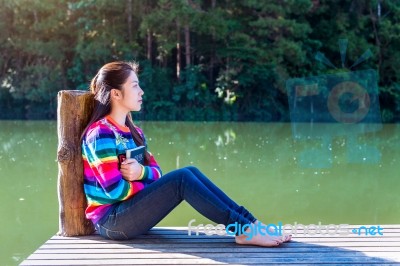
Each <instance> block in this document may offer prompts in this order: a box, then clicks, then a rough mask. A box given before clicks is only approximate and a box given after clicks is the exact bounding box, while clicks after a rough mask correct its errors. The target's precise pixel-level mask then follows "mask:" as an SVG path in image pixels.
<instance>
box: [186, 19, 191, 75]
mask: <svg viewBox="0 0 400 266" xmlns="http://www.w3.org/2000/svg"><path fill="white" fill-rule="evenodd" d="M185 56H186V67H188V66H189V65H190V30H189V25H188V24H185Z"/></svg>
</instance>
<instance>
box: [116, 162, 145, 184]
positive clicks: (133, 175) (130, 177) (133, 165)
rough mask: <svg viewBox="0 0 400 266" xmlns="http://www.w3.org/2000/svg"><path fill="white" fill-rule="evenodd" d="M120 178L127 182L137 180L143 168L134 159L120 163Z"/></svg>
mask: <svg viewBox="0 0 400 266" xmlns="http://www.w3.org/2000/svg"><path fill="white" fill-rule="evenodd" d="M120 171H121V174H122V177H123V178H124V179H125V180H127V181H135V180H139V178H140V177H141V175H142V171H143V166H142V165H141V164H140V163H138V161H136V159H131V158H130V159H126V160H125V161H123V162H122V163H121V169H120Z"/></svg>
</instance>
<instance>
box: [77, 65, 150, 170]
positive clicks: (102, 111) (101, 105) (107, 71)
mask: <svg viewBox="0 0 400 266" xmlns="http://www.w3.org/2000/svg"><path fill="white" fill-rule="evenodd" d="M138 67H139V66H138V65H137V64H136V63H130V62H122V61H117V62H111V63H108V64H105V65H104V66H102V67H101V68H100V70H99V72H97V74H96V76H94V78H93V79H92V81H91V82H90V92H91V93H92V94H94V109H93V113H92V116H91V118H90V120H89V123H88V125H87V126H86V128H85V130H84V131H83V133H82V136H81V139H83V137H84V136H85V134H86V131H87V130H88V128H89V127H90V125H91V124H93V123H94V122H96V121H98V120H100V119H101V118H103V117H105V116H107V115H108V114H110V113H111V89H117V90H122V85H123V84H124V83H125V82H126V80H127V79H128V77H129V75H130V74H131V71H133V72H135V73H136V74H137V72H138ZM122 93H123V92H122ZM125 125H126V126H128V127H129V129H130V131H131V133H132V137H133V140H134V141H135V144H136V145H137V146H141V145H144V139H143V138H142V136H141V135H140V134H139V132H138V131H137V130H136V128H135V126H134V123H133V120H132V116H131V114H130V113H129V114H128V115H127V116H126V120H125ZM149 161H150V155H149V153H148V152H147V151H146V153H145V164H147V163H148V162H149Z"/></svg>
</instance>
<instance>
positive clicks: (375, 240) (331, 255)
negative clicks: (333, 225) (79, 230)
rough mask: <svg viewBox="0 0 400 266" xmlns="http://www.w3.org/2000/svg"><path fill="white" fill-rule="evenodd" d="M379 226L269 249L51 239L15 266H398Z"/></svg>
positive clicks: (399, 230) (389, 230) (216, 239)
mask: <svg viewBox="0 0 400 266" xmlns="http://www.w3.org/2000/svg"><path fill="white" fill-rule="evenodd" d="M381 226H382V227H383V228H384V230H383V235H382V236H359V235H356V234H352V235H347V236H340V237H339V236H338V237H335V236H331V237H329V236H317V235H313V236H309V235H305V234H303V233H301V232H300V233H299V234H298V235H297V236H294V237H293V241H291V242H289V243H285V244H282V245H281V246H279V247H274V248H263V247H257V246H243V245H237V244H236V243H235V242H234V238H233V237H232V236H228V235H224V236H217V235H213V236H208V235H205V234H204V233H200V234H199V235H198V236H196V235H191V236H189V235H188V231H187V229H188V228H187V227H155V228H153V229H152V230H150V231H149V232H148V233H147V234H145V235H142V236H140V237H137V238H135V239H132V240H127V241H112V240H107V239H104V238H102V237H101V236H100V235H98V234H92V235H88V236H80V237H61V236H53V237H52V238H51V239H49V240H48V241H47V242H46V243H45V244H44V245H42V246H41V247H40V248H39V249H38V250H37V251H36V252H35V253H34V254H32V255H31V256H29V257H28V258H27V259H26V260H25V261H24V262H22V264H21V265H219V264H229V265H300V264H301V265H326V264H330V265H338V264H340V265H400V226H399V225H381ZM357 227H359V226H349V228H357Z"/></svg>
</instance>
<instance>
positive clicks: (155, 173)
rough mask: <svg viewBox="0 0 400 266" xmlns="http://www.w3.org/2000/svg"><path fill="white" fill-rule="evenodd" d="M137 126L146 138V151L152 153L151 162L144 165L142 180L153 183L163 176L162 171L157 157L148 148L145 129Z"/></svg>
mask: <svg viewBox="0 0 400 266" xmlns="http://www.w3.org/2000/svg"><path fill="white" fill-rule="evenodd" d="M135 128H136V130H137V131H138V132H139V134H140V135H141V136H142V138H143V139H144V145H145V146H146V151H147V152H148V153H149V155H150V160H149V162H148V163H147V164H146V165H144V166H143V173H142V174H143V176H142V178H141V179H140V180H143V181H146V182H147V183H151V182H153V181H155V180H157V179H159V178H160V177H161V176H162V171H161V168H160V166H159V165H158V163H157V161H156V159H155V158H154V156H153V154H152V153H151V152H149V151H148V150H147V141H146V137H145V135H144V133H143V130H142V129H141V128H139V127H137V126H135Z"/></svg>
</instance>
